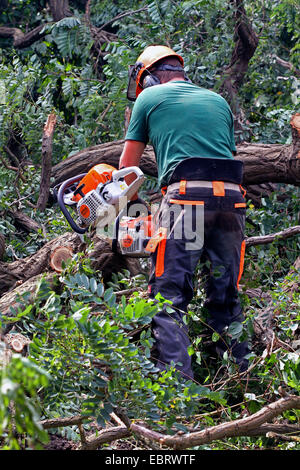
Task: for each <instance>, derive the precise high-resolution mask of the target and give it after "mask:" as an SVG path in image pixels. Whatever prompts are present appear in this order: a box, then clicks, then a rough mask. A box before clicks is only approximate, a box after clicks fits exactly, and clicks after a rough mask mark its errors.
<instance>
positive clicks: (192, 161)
mask: <svg viewBox="0 0 300 470" xmlns="http://www.w3.org/2000/svg"><path fill="white" fill-rule="evenodd" d="M183 66H184V61H183V59H182V57H181V56H179V55H178V54H176V53H175V52H174V51H173V50H172V49H170V48H168V47H166V46H149V47H147V48H146V49H145V51H144V52H143V53H142V54H141V55H140V56H139V58H138V60H137V62H136V64H135V66H133V67H132V68H131V70H130V80H129V86H128V92H127V96H128V98H129V99H132V100H135V99H136V102H135V104H134V107H133V111H132V116H131V120H130V124H129V128H128V131H127V134H126V138H125V145H124V149H123V152H122V155H121V158H120V168H122V167H128V166H135V165H136V166H138V165H139V162H140V158H141V155H142V153H143V151H144V148H145V146H146V144H147V143H148V142H151V144H152V145H153V148H154V151H155V155H156V161H157V167H158V181H159V184H160V186H161V188H162V192H163V194H164V198H163V201H162V204H161V207H160V210H159V215H158V232H157V234H156V237H154V239H153V241H152V244H151V243H150V248H149V250H150V251H152V253H151V260H152V268H151V274H150V281H149V290H150V296H151V297H152V298H154V297H155V296H156V295H157V294H158V293H160V294H161V295H162V296H163V297H164V298H165V299H167V300H170V301H171V302H172V308H173V309H171V310H170V306H169V307H165V308H164V309H163V310H162V311H160V312H159V313H158V314H157V315H156V316H155V318H154V319H153V332H154V337H155V339H156V349H157V366H158V367H159V368H160V369H161V370H164V369H165V368H166V367H167V366H168V365H172V364H174V365H175V366H176V368H177V369H178V370H180V371H181V373H182V374H183V375H184V376H185V378H192V377H193V372H192V368H191V358H190V356H189V354H188V346H189V344H190V341H189V338H188V331H187V327H186V325H185V323H184V321H183V317H184V315H185V312H186V310H187V306H188V303H189V302H190V301H191V299H192V297H193V284H192V277H193V273H194V271H195V268H196V266H197V263H198V261H199V259H200V257H201V256H202V255H206V256H207V257H208V259H209V260H210V264H211V272H210V277H209V281H208V285H207V292H206V294H207V298H206V302H205V306H206V308H207V311H208V313H209V325H210V327H211V329H212V331H216V332H217V333H219V334H220V335H222V333H223V332H224V330H225V329H226V327H228V326H229V325H230V324H231V323H232V322H233V321H238V322H242V321H243V315H242V312H241V306H240V303H239V299H238V282H239V279H240V276H241V273H242V269H243V251H244V247H245V242H244V234H243V232H244V222H245V207H246V204H245V200H244V197H243V194H242V191H243V190H242V188H241V186H240V184H241V181H242V162H239V161H235V160H234V158H233V154H235V152H236V147H235V143H234V133H233V117H232V113H231V110H230V108H229V106H228V104H227V102H226V101H225V100H224V99H223V98H222V97H221V96H220V95H218V94H216V93H214V92H211V91H208V90H205V89H203V88H200V87H198V86H196V85H194V84H192V83H191V82H190V81H189V80H188V79H187V77H186V75H185V72H184V69H183ZM203 216H204V218H203ZM178 224H179V225H180V229H181V236H178V234H179V233H180V230H178ZM197 226H198V227H197ZM195 227H196V229H195ZM186 229H188V230H186ZM192 235H194V239H195V240H196V241H195V242H193V241H192V240H191V239H192V238H193V236H192ZM217 348H218V352H219V353H220V354H221V355H222V354H223V353H224V352H225V351H226V350H228V349H230V350H231V352H232V354H233V357H234V358H235V361H236V363H237V364H238V366H239V368H240V371H244V370H245V369H247V360H246V359H245V356H246V354H247V353H248V348H247V343H246V342H244V343H237V342H231V343H230V344H226V343H225V341H223V340H222V339H221V340H220V341H218V343H217Z"/></svg>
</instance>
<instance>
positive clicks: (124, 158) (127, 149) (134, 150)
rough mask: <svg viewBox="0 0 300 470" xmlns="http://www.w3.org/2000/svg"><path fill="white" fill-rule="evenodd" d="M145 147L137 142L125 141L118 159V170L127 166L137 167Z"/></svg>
mask: <svg viewBox="0 0 300 470" xmlns="http://www.w3.org/2000/svg"><path fill="white" fill-rule="evenodd" d="M145 147H146V145H145V144H144V142H139V141H137V140H126V142H125V145H124V148H123V152H122V155H121V157H120V162H119V168H124V167H128V166H139V163H140V159H141V156H142V154H143V152H144V149H145Z"/></svg>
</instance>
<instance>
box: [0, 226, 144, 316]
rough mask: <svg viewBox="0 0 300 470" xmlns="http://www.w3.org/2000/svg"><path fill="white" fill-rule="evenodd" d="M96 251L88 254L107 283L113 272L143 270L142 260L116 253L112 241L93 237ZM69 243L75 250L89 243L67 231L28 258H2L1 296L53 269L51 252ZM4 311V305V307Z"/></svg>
mask: <svg viewBox="0 0 300 470" xmlns="http://www.w3.org/2000/svg"><path fill="white" fill-rule="evenodd" d="M92 242H93V246H94V248H93V250H92V251H91V252H88V253H87V257H89V258H90V259H91V260H92V261H91V266H92V267H93V269H95V270H98V271H101V272H102V276H103V280H104V282H107V281H109V280H110V279H111V275H112V274H113V273H118V272H120V271H122V270H123V269H127V270H128V271H129V272H130V273H131V274H132V275H133V276H135V275H137V274H139V273H141V272H142V269H141V267H140V263H139V260H138V259H130V258H126V257H125V256H122V255H121V254H117V253H113V252H112V251H111V246H110V244H109V243H108V241H106V240H103V239H101V238H98V237H97V236H96V235H93V236H92ZM62 246H67V247H69V249H70V250H72V252H74V253H78V252H79V251H84V250H85V248H86V245H85V244H83V243H82V242H81V240H80V238H79V237H78V236H77V235H76V234H75V233H65V234H64V235H61V236H60V237H57V238H55V239H54V240H51V241H50V242H48V243H46V244H45V245H44V246H43V247H42V248H41V249H40V250H38V251H37V252H36V253H34V254H33V255H31V256H28V257H27V258H24V259H20V260H17V261H14V262H12V263H6V262H3V261H0V295H1V294H4V293H5V292H7V291H8V290H10V289H13V288H14V287H16V284H17V283H19V284H20V283H22V282H24V281H27V280H28V279H31V278H33V277H34V276H37V275H39V274H41V273H49V272H50V270H51V266H50V259H51V253H53V250H55V249H56V248H57V247H62ZM0 311H1V308H0Z"/></svg>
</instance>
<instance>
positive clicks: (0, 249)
mask: <svg viewBox="0 0 300 470" xmlns="http://www.w3.org/2000/svg"><path fill="white" fill-rule="evenodd" d="M4 253H5V238H4V235H2V233H0V261H1V260H2V259H3V256H4Z"/></svg>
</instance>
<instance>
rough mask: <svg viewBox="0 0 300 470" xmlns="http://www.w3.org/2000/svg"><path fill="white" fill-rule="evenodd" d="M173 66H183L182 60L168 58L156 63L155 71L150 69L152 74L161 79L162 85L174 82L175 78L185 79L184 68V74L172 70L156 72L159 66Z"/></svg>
mask: <svg viewBox="0 0 300 470" xmlns="http://www.w3.org/2000/svg"><path fill="white" fill-rule="evenodd" d="M162 64H163V65H173V66H175V67H178V66H181V63H180V60H179V59H177V57H166V58H165V59H161V60H159V61H158V62H156V63H155V64H154V65H153V69H152V68H151V69H150V72H151V73H152V74H153V75H155V76H156V77H157V78H159V80H160V82H161V83H165V82H168V81H169V80H172V79H173V78H177V77H178V78H184V70H183V68H182V72H181V71H180V70H178V71H176V70H175V71H172V70H156V67H157V66H158V65H162Z"/></svg>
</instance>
